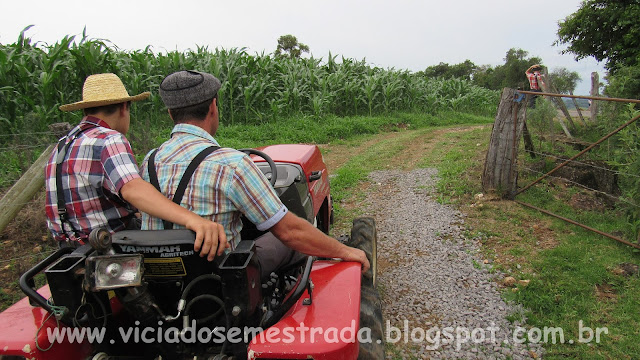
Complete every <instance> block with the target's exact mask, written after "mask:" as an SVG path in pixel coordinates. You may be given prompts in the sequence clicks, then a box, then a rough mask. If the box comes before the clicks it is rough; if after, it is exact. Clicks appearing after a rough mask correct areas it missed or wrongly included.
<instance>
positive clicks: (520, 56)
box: [472, 48, 542, 90]
mask: <svg viewBox="0 0 640 360" xmlns="http://www.w3.org/2000/svg"><path fill="white" fill-rule="evenodd" d="M528 56H529V52H527V51H525V50H522V49H516V48H511V49H509V51H507V54H506V55H505V57H504V65H498V66H496V67H495V68H492V67H491V66H487V65H485V66H480V67H477V69H476V70H475V71H474V73H473V76H472V77H473V82H474V83H475V84H476V85H479V86H484V87H486V88H489V89H492V90H501V89H502V88H505V87H508V88H513V89H529V85H528V83H529V82H528V81H527V77H526V76H525V74H524V73H525V71H526V70H527V69H528V68H529V66H531V65H533V64H540V63H542V59H540V58H539V57H536V56H534V57H528Z"/></svg>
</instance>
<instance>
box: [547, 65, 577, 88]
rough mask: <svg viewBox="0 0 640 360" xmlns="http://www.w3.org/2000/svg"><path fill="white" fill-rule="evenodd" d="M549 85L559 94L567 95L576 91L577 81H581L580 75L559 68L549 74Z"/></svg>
mask: <svg viewBox="0 0 640 360" xmlns="http://www.w3.org/2000/svg"><path fill="white" fill-rule="evenodd" d="M549 77H550V78H551V83H552V84H553V86H554V87H555V88H556V90H558V92H559V93H560V94H569V93H571V92H573V90H575V89H576V86H577V85H578V81H580V80H581V78H580V74H578V73H577V72H575V71H569V70H568V69H567V68H564V67H560V68H556V69H554V70H553V71H552V72H550V73H549Z"/></svg>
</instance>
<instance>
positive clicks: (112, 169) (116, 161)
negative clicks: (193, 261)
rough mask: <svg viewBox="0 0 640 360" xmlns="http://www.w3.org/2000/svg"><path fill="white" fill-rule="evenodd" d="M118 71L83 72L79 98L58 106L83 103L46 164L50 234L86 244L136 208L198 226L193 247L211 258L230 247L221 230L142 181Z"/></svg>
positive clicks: (118, 226) (125, 221)
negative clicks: (97, 231) (78, 119)
mask: <svg viewBox="0 0 640 360" xmlns="http://www.w3.org/2000/svg"><path fill="white" fill-rule="evenodd" d="M149 95H150V93H149V92H144V93H142V94H139V95H135V96H129V93H128V92H127V90H126V89H125V87H124V85H123V84H122V81H121V80H120V78H119V77H118V76H117V75H115V74H96V75H91V76H89V77H87V79H86V80H85V83H84V86H83V89H82V101H78V102H75V103H72V104H66V105H62V106H60V110H62V111H73V110H79V109H83V111H84V115H85V116H84V118H83V119H82V121H81V122H80V124H78V126H76V127H75V128H73V129H72V130H71V131H70V132H69V134H68V135H67V136H66V137H64V138H62V139H61V140H60V142H59V143H58V146H57V147H56V148H55V149H54V150H53V153H52V154H51V158H50V159H49V162H48V163H47V166H46V168H45V176H46V177H45V178H46V188H47V196H46V204H45V207H46V214H47V225H48V227H49V229H50V231H51V233H52V234H53V236H54V238H55V239H56V240H59V241H66V242H67V243H68V244H70V245H77V244H79V243H84V241H85V240H86V238H87V236H88V234H89V233H90V232H91V230H93V229H95V228H99V227H103V228H106V229H107V230H109V231H110V232H112V233H113V232H115V231H119V230H123V229H126V228H128V227H129V224H130V223H131V222H132V220H135V211H136V208H137V209H138V210H140V211H143V212H146V213H149V214H151V215H152V216H156V217H159V218H162V219H166V220H168V221H172V222H175V223H178V224H181V225H184V226H185V227H186V228H188V229H191V230H193V231H194V232H195V233H196V243H195V249H196V251H200V255H201V256H207V257H208V259H209V260H213V258H214V257H215V256H216V254H218V255H221V254H222V253H223V252H224V250H225V248H227V247H228V244H227V240H226V235H225V233H224V229H223V228H222V226H220V225H219V224H216V223H214V222H212V221H210V220H206V219H203V218H201V217H200V216H198V215H196V214H195V213H193V212H190V211H188V210H187V209H185V208H183V207H181V206H179V205H176V204H174V203H173V202H171V201H170V200H168V199H167V198H166V197H165V196H164V195H162V194H161V193H159V192H158V191H157V190H156V189H155V188H154V187H153V186H152V185H151V184H149V183H147V182H145V181H144V180H142V178H141V177H140V175H139V173H138V166H137V164H136V161H135V158H134V156H133V153H132V151H131V145H130V144H129V142H128V140H127V139H126V137H125V134H126V133H127V131H128V130H129V123H130V120H131V118H130V116H131V114H130V105H131V102H132V101H139V100H144V99H146V98H148V97H149Z"/></svg>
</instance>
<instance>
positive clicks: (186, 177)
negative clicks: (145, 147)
mask: <svg viewBox="0 0 640 360" xmlns="http://www.w3.org/2000/svg"><path fill="white" fill-rule="evenodd" d="M218 149H220V147H219V146H210V147H208V148H206V149H204V150H202V151H200V153H198V155H196V157H194V158H193V160H191V163H190V164H189V166H188V167H187V170H185V172H184V174H183V175H182V179H180V183H179V184H178V188H177V189H176V193H175V194H174V195H173V202H174V203H176V204H178V205H180V203H181V202H182V197H183V196H184V192H185V190H186V189H187V185H189V181H191V177H192V176H193V173H195V171H196V169H197V168H198V166H200V163H201V162H202V161H203V160H204V159H205V158H206V157H207V156H209V154H211V153H212V152H214V151H216V150H218ZM157 151H158V149H155V150H154V151H153V152H152V153H151V155H149V160H148V166H147V168H148V169H149V182H150V183H151V184H152V185H153V186H154V187H155V188H156V189H158V191H160V183H159V182H158V173H157V170H156V164H155V158H156V152H157ZM162 224H163V225H164V229H165V230H170V229H173V223H172V222H170V221H166V220H163V221H162Z"/></svg>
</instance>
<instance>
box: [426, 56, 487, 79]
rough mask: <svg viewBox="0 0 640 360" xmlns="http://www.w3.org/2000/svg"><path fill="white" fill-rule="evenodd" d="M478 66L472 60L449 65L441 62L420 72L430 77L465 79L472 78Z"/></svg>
mask: <svg viewBox="0 0 640 360" xmlns="http://www.w3.org/2000/svg"><path fill="white" fill-rule="evenodd" d="M476 68H477V66H476V64H474V63H473V62H472V61H471V60H465V61H464V62H462V63H460V64H455V65H449V64H447V63H444V62H441V63H439V64H438V65H432V66H429V67H428V68H426V69H425V70H424V71H422V72H420V73H421V74H422V75H423V76H426V77H429V78H443V79H451V78H456V79H465V80H471V75H472V74H473V72H474V70H475V69H476Z"/></svg>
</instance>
